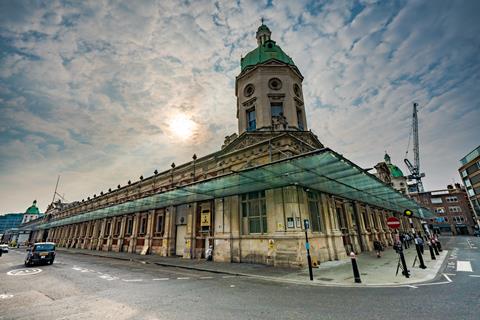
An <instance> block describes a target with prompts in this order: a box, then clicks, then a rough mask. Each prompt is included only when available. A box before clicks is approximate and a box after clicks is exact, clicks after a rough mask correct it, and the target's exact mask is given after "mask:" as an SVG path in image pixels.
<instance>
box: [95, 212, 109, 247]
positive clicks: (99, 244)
mask: <svg viewBox="0 0 480 320" xmlns="http://www.w3.org/2000/svg"><path fill="white" fill-rule="evenodd" d="M106 225H107V219H105V218H104V219H102V224H101V226H100V232H99V234H98V238H97V250H103V236H104V234H105V228H106Z"/></svg>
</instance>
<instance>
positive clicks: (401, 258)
mask: <svg viewBox="0 0 480 320" xmlns="http://www.w3.org/2000/svg"><path fill="white" fill-rule="evenodd" d="M398 254H399V255H400V261H401V262H402V268H403V271H402V274H403V275H404V276H405V278H410V272H409V271H408V268H407V263H406V262H405V256H404V255H403V251H399V252H398Z"/></svg>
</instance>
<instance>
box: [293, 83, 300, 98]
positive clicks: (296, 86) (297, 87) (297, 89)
mask: <svg viewBox="0 0 480 320" xmlns="http://www.w3.org/2000/svg"><path fill="white" fill-rule="evenodd" d="M293 93H295V95H296V96H297V97H299V98H300V96H301V95H302V89H300V86H299V85H298V84H296V83H295V84H294V85H293Z"/></svg>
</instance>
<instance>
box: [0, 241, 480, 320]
mask: <svg viewBox="0 0 480 320" xmlns="http://www.w3.org/2000/svg"><path fill="white" fill-rule="evenodd" d="M442 240H443V242H442V244H443V247H444V248H446V249H447V250H448V254H447V258H446V261H445V262H444V263H443V264H442V266H441V268H440V270H439V275H438V277H436V278H435V279H433V280H430V281H427V282H422V283H416V284H410V285H404V284H397V285H396V286H381V287H369V286H356V285H352V286H351V287H343V286H328V287H326V286H321V285H318V286H317V285H315V286H310V285H304V284H303V283H299V284H297V283H290V282H283V281H270V280H268V279H262V278H257V277H251V276H242V275H233V274H226V273H224V271H223V270H221V272H219V271H215V270H214V271H201V270H196V269H191V268H190V269H188V268H185V267H175V266H165V265H157V264H154V263H147V262H143V263H142V262H141V261H130V260H120V259H118V258H115V259H114V258H110V257H100V256H92V255H86V254H78V253H70V252H67V251H59V252H58V254H57V258H56V260H55V263H54V264H53V265H45V266H34V267H29V268H25V267H24V266H23V259H24V258H25V250H21V249H20V250H19V249H14V250H10V252H9V253H8V254H4V255H3V256H2V257H0V320H11V319H12V320H13V319H14V320H18V319H25V320H27V319H36V320H47V319H48V320H51V319H75V320H76V319H88V320H92V319H102V320H103V319H112V320H130V319H135V320H136V319H152V320H153V319H162V320H163V319H168V320H172V319H188V318H194V319H196V320H204V319H205V320H216V319H219V320H220V319H222V320H224V319H262V320H278V319H296V320H297V319H300V320H303V319H305V320H306V319H335V320H338V319H349V320H350V319H399V318H402V319H403V318H412V317H413V318H415V319H435V320H437V319H440V320H443V319H445V320H447V319H448V320H451V319H462V320H470V319H472V320H473V319H475V320H476V319H478V315H479V314H480V304H479V303H478V301H480V291H479V290H478V288H479V286H480V249H479V248H480V238H473V237H452V238H444V239H442ZM407 251H410V250H407ZM412 252H413V251H412ZM407 254H409V253H408V252H407ZM365 257H366V256H365ZM138 258H139V259H146V258H147V259H148V258H150V256H140V257H138ZM362 258H363V257H359V259H362ZM375 259H376V258H375ZM382 259H383V257H382V258H381V259H379V260H380V261H386V260H382ZM172 260H176V259H172ZM373 260H374V259H373ZM168 261H170V260H168ZM197 263H198V265H197V267H198V266H199V265H200V266H201V265H202V264H207V262H204V261H199V262H197ZM332 263H333V262H332ZM336 263H338V264H340V262H336ZM365 263H366V260H363V262H362V264H361V263H360V260H359V265H360V272H361V273H368V271H365V270H366V268H365V267H364V264H365ZM411 263H412V261H409V267H410V266H411ZM427 263H428V261H427ZM214 265H217V264H211V265H209V267H212V266H214ZM228 265H231V264H228ZM232 265H234V266H235V267H239V266H241V265H240V264H232ZM346 265H348V264H346ZM253 267H255V268H257V267H258V268H261V270H263V271H262V274H265V271H264V270H266V269H269V267H264V266H253ZM341 267H345V265H343V266H338V268H341ZM322 268H324V269H322ZM322 268H320V269H318V270H316V272H317V271H318V273H316V275H315V276H316V277H325V275H326V274H327V271H326V269H328V268H327V267H326V266H325V264H323V265H322ZM335 268H337V267H335ZM367 269H368V268H367ZM212 270H213V269H212ZM337 270H339V269H337ZM389 270H390V269H389ZM411 270H412V278H413V277H414V275H415V274H416V271H415V268H411ZM286 271H288V272H290V273H292V272H293V273H295V274H297V275H298V274H299V272H304V271H301V270H292V269H289V270H286ZM390 271H391V270H390ZM285 274H288V273H287V272H286V273H285ZM289 277H292V276H289ZM367 279H368V275H362V280H364V282H366V281H367Z"/></svg>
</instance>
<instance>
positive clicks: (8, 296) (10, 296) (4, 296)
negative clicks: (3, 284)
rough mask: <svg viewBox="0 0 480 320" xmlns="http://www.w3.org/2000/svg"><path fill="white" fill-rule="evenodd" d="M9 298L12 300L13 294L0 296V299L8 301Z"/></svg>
mask: <svg viewBox="0 0 480 320" xmlns="http://www.w3.org/2000/svg"><path fill="white" fill-rule="evenodd" d="M10 298H13V294H8V293H5V294H0V299H10Z"/></svg>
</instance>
